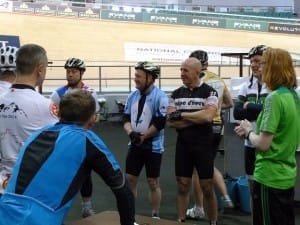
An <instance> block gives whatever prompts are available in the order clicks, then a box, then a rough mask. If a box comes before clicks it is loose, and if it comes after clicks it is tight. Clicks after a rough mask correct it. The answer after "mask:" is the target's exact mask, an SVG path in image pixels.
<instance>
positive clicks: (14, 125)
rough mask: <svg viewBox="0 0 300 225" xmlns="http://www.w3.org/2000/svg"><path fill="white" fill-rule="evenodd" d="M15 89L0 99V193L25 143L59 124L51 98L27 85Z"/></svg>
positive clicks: (12, 88)
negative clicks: (33, 134)
mask: <svg viewBox="0 0 300 225" xmlns="http://www.w3.org/2000/svg"><path fill="white" fill-rule="evenodd" d="M18 87H20V88H14V86H12V87H11V88H10V89H9V91H8V92H7V93H6V94H4V95H3V96H1V97H0V146H1V148H0V149H1V152H0V154H1V162H0V193H2V192H3V188H4V187H5V184H6V183H7V180H8V178H9V176H10V173H11V170H12V167H13V166H14V163H15V161H16V159H17V157H18V154H19V150H20V148H21V146H22V145H23V143H24V142H25V140H26V139H27V138H28V137H29V136H30V135H31V134H32V133H33V132H34V131H36V130H38V129H40V128H42V127H43V126H45V125H47V124H53V123H56V122H57V121H58V119H57V117H56V116H55V115H54V113H53V110H52V103H51V100H50V99H47V98H45V97H44V96H42V95H41V94H39V93H38V92H36V91H35V90H33V89H31V88H29V86H25V85H18Z"/></svg>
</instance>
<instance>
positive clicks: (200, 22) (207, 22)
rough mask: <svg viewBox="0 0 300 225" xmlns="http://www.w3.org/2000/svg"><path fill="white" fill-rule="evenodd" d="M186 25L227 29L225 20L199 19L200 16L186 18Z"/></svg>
mask: <svg viewBox="0 0 300 225" xmlns="http://www.w3.org/2000/svg"><path fill="white" fill-rule="evenodd" d="M185 25H188V26H201V27H212V28H225V19H216V18H207V17H198V16H186V17H185Z"/></svg>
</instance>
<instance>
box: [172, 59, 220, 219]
mask: <svg viewBox="0 0 300 225" xmlns="http://www.w3.org/2000/svg"><path fill="white" fill-rule="evenodd" d="M201 69H202V65H201V62H200V61H199V60H198V59H196V58H194V57H191V58H188V59H186V60H185V61H184V62H183V63H182V64H181V68H180V70H181V80H182V82H183V84H184V85H183V86H181V87H180V88H178V89H176V90H175V91H173V92H172V94H171V98H170V103H169V107H168V120H167V124H168V125H169V126H170V127H173V128H175V129H176V130H177V134H178V135H177V142H176V155H175V173H176V178H177V186H178V191H177V213H178V221H179V222H184V221H185V217H186V210H187V207H188V203H189V189H190V186H191V180H192V179H191V178H192V174H193V169H194V168H195V169H196V170H197V172H198V175H199V179H200V184H201V187H202V190H203V194H204V199H205V200H206V202H207V205H208V206H207V214H208V219H209V220H210V224H211V225H216V224H217V216H218V215H217V214H218V213H217V201H216V196H215V193H214V189H213V179H212V178H213V174H214V151H213V146H212V140H213V130H212V121H213V118H214V116H215V115H216V112H217V108H218V94H217V91H216V90H215V89H213V88H212V87H211V86H208V85H207V84H205V83H203V82H202V81H201V80H200V78H199V74H200V72H201Z"/></svg>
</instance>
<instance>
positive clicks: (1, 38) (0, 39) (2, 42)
mask: <svg viewBox="0 0 300 225" xmlns="http://www.w3.org/2000/svg"><path fill="white" fill-rule="evenodd" d="M5 46H14V47H18V48H19V47H20V39H19V36H13V35H0V48H2V47H5Z"/></svg>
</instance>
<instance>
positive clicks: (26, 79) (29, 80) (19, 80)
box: [15, 75, 38, 88]
mask: <svg viewBox="0 0 300 225" xmlns="http://www.w3.org/2000/svg"><path fill="white" fill-rule="evenodd" d="M15 84H25V85H28V86H31V87H33V88H36V87H37V86H38V81H37V79H36V78H35V77H34V76H33V75H21V76H18V75H17V77H16V81H15Z"/></svg>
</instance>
